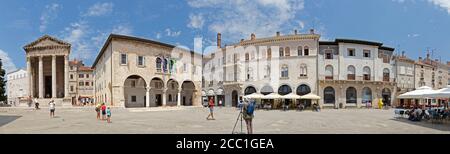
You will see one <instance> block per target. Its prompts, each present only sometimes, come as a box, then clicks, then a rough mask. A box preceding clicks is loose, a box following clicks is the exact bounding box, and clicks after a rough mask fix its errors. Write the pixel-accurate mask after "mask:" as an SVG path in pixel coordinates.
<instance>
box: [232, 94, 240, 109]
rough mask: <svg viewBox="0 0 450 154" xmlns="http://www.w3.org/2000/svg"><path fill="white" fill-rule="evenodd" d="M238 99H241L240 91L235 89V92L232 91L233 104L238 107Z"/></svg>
mask: <svg viewBox="0 0 450 154" xmlns="http://www.w3.org/2000/svg"><path fill="white" fill-rule="evenodd" d="M238 99H239V95H238V92H237V91H236V90H233V92H231V106H233V107H236V106H237V102H238Z"/></svg>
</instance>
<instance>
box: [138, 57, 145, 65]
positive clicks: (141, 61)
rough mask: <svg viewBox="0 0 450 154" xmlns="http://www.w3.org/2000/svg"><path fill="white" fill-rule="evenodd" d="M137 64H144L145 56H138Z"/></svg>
mask: <svg viewBox="0 0 450 154" xmlns="http://www.w3.org/2000/svg"><path fill="white" fill-rule="evenodd" d="M137 64H138V66H144V65H145V57H144V56H138V59H137Z"/></svg>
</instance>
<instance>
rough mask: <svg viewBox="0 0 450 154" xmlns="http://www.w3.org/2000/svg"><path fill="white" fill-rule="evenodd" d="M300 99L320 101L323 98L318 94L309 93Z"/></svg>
mask: <svg viewBox="0 0 450 154" xmlns="http://www.w3.org/2000/svg"><path fill="white" fill-rule="evenodd" d="M300 99H311V100H319V99H321V97H320V96H317V95H316V94H313V93H309V94H307V95H303V96H300Z"/></svg>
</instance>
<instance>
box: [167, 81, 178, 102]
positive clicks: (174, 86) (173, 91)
mask: <svg viewBox="0 0 450 154" xmlns="http://www.w3.org/2000/svg"><path fill="white" fill-rule="evenodd" d="M178 87H179V85H178V82H177V81H175V80H173V79H170V80H169V81H167V91H166V94H165V95H166V98H167V104H166V105H167V106H176V105H177V102H178V92H179V89H178Z"/></svg>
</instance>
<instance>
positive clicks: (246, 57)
mask: <svg viewBox="0 0 450 154" xmlns="http://www.w3.org/2000/svg"><path fill="white" fill-rule="evenodd" d="M249 60H250V55H249V54H248V53H245V61H249Z"/></svg>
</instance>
